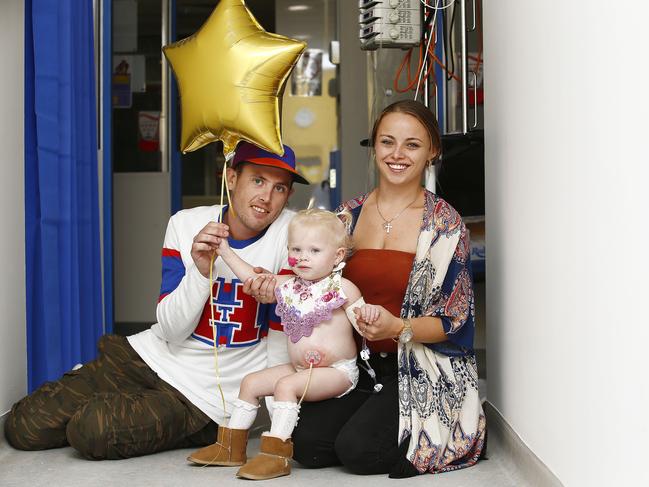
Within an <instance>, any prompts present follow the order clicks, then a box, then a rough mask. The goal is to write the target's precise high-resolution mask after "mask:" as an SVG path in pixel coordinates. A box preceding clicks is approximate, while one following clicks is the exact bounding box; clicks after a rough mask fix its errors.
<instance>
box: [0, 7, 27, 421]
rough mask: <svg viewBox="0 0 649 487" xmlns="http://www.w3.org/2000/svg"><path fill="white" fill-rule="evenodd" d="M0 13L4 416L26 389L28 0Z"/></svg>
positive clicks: (0, 382)
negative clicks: (25, 8)
mask: <svg viewBox="0 0 649 487" xmlns="http://www.w3.org/2000/svg"><path fill="white" fill-rule="evenodd" d="M1 11H2V15H0V59H2V64H3V65H4V69H3V70H2V75H1V76H0V107H2V109H1V110H0V147H2V150H0V208H2V209H3V210H2V212H0V228H2V229H3V231H2V237H1V238H0V255H2V261H3V264H2V273H1V274H0V276H1V277H0V416H2V414H4V413H5V412H6V411H7V410H8V409H9V408H10V407H11V404H12V403H13V402H15V401H16V400H17V399H19V398H20V397H21V396H23V395H25V393H26V392H27V358H26V357H27V354H26V333H25V330H26V328H25V205H24V198H25V192H24V183H23V175H24V171H23V161H24V158H23V149H24V145H23V120H24V116H23V93H24V89H23V81H24V62H23V53H24V48H23V35H24V28H23V0H5V1H3V2H2V8H1Z"/></svg>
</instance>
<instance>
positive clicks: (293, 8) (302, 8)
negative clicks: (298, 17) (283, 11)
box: [288, 5, 311, 12]
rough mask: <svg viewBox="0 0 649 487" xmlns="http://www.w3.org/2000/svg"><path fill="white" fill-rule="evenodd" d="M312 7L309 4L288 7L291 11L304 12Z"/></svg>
mask: <svg viewBox="0 0 649 487" xmlns="http://www.w3.org/2000/svg"><path fill="white" fill-rule="evenodd" d="M310 8H311V7H310V6H309V5H290V6H289V7H288V11H289V12H304V11H305V10H309V9H310Z"/></svg>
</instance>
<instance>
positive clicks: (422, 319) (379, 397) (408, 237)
mask: <svg viewBox="0 0 649 487" xmlns="http://www.w3.org/2000/svg"><path fill="white" fill-rule="evenodd" d="M371 142H372V145H373V148H374V155H375V159H376V165H377V170H378V180H379V183H378V187H377V188H376V189H374V190H373V191H372V192H370V193H368V194H366V195H363V196H361V197H359V198H356V199H354V200H351V201H348V202H347V203H345V204H344V205H343V206H344V207H346V208H347V209H349V210H350V211H351V212H352V215H353V218H354V223H353V227H352V232H353V239H354V248H355V253H354V255H353V256H352V257H351V258H350V259H349V261H348V263H347V266H346V268H345V270H344V276H345V277H346V278H347V279H349V280H351V281H352V282H354V283H355V284H356V285H357V286H358V287H359V289H360V290H361V293H362V294H363V296H364V298H365V300H366V301H367V302H368V303H372V304H377V305H381V307H380V317H379V319H378V320H377V321H376V322H374V323H372V324H371V325H370V324H368V323H365V322H362V321H359V329H360V331H361V333H362V335H363V337H357V338H358V342H359V345H362V342H361V341H362V340H363V338H364V339H365V341H366V343H367V345H368V346H369V350H370V352H371V354H370V358H369V361H368V362H367V365H369V366H370V367H367V366H364V365H365V364H364V363H363V361H361V360H359V365H360V366H361V368H363V369H365V370H366V371H367V372H368V373H364V372H362V371H361V379H360V382H359V385H358V387H357V389H356V390H355V391H353V392H352V393H351V394H348V395H347V396H344V397H342V398H339V399H331V400H327V401H322V402H319V403H305V404H303V406H302V411H301V413H300V421H299V422H298V426H297V428H296V430H295V431H294V434H293V442H294V445H295V453H294V458H295V460H297V461H298V462H300V463H301V464H303V465H305V466H308V467H325V466H330V465H337V464H340V463H342V464H343V465H345V466H346V467H347V468H348V469H349V470H351V471H353V472H355V473H359V474H378V473H389V474H390V476H391V477H408V476H413V475H416V474H418V473H424V472H432V473H438V472H445V471H449V470H456V469H459V468H463V467H467V466H470V465H473V464H475V463H476V462H477V460H478V458H479V457H480V453H481V451H482V448H483V445H484V439H485V431H486V424H485V417H484V413H483V411H482V406H481V404H480V400H479V396H478V374H477V367H476V363H475V357H474V354H473V332H474V302H473V289H472V279H471V267H470V261H469V256H470V252H469V239H468V235H467V233H466V228H465V226H464V223H463V222H462V220H461V218H460V216H459V215H458V213H457V212H456V211H455V210H454V209H453V208H452V207H451V206H450V205H449V204H448V203H446V202H445V201H444V200H442V199H441V198H438V197H437V196H435V195H434V194H433V193H430V192H428V191H426V190H425V189H424V188H422V185H421V181H422V175H423V174H424V171H425V170H426V168H427V167H429V166H431V165H432V164H434V163H435V162H436V161H437V160H438V158H439V156H440V152H441V139H440V135H439V129H438V126H437V121H436V120H435V117H434V116H433V114H432V113H431V112H430V111H429V110H428V109H427V108H426V107H425V106H424V105H422V104H420V103H418V102H415V101H410V100H404V101H399V102H396V103H393V104H392V105H390V106H388V107H387V108H385V109H384V110H383V112H382V113H381V115H380V116H379V117H378V119H377V120H376V122H375V124H374V127H373V129H372V135H371ZM371 375H375V379H376V380H373V379H372V377H371Z"/></svg>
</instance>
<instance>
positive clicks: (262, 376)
mask: <svg viewBox="0 0 649 487" xmlns="http://www.w3.org/2000/svg"><path fill="white" fill-rule="evenodd" d="M293 374H295V368H293V366H292V365H291V364H283V365H277V366H275V367H270V368H268V369H264V370H260V371H259V372H253V373H251V374H248V375H246V376H245V377H244V378H243V380H242V381H241V387H240V388H239V399H241V400H243V401H246V402H247V403H250V404H254V405H255V406H256V405H258V404H259V398H260V397H264V396H272V395H273V391H274V390H275V385H276V384H277V382H278V381H279V380H280V379H282V378H283V377H286V376H290V375H293Z"/></svg>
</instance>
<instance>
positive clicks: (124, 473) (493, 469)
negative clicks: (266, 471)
mask: <svg viewBox="0 0 649 487" xmlns="http://www.w3.org/2000/svg"><path fill="white" fill-rule="evenodd" d="M258 445H259V440H258V439H253V440H251V442H250V444H249V445H248V452H249V454H254V452H256V451H257V448H258ZM490 449H491V445H490ZM190 452H191V450H175V451H169V452H164V453H159V454H156V455H150V456H147V457H141V458H133V459H128V460H119V461H102V462H93V461H88V460H84V459H82V458H80V457H79V456H78V455H77V454H76V452H75V451H74V450H73V449H71V448H61V449H57V450H48V451H42V452H22V451H18V450H14V449H13V448H11V447H10V446H8V445H7V444H6V443H5V442H4V439H2V440H1V441H0V485H2V486H3V487H14V486H30V487H31V486H47V487H59V486H69V487H76V486H79V487H93V486H121V487H126V486H146V487H152V486H187V487H201V486H206V487H208V486H209V487H220V486H223V485H226V486H228V485H243V483H244V482H245V481H244V480H240V479H237V478H235V476H234V474H235V472H236V468H226V467H208V468H201V467H195V466H192V465H190V464H188V463H187V462H186V461H185V458H186V457H187V455H188V454H189V453H190ZM499 455H500V454H499V453H498V451H497V449H496V448H494V449H493V452H492V453H490V454H489V459H488V460H483V461H481V462H479V463H478V464H477V465H476V466H474V467H471V468H468V469H464V470H459V471H457V472H451V473H445V474H442V475H438V476H436V477H434V478H433V477H432V476H430V475H423V476H420V477H416V478H412V479H408V480H392V479H389V478H388V477H387V476H385V475H375V476H356V475H351V474H348V473H346V472H345V471H344V470H343V469H342V468H327V469H321V470H308V469H303V468H300V467H299V465H294V467H293V473H292V474H291V475H290V476H288V477H281V478H278V479H274V480H268V481H265V482H264V483H262V484H260V485H267V484H268V485H282V486H306V485H308V486H309V487H320V486H322V487H325V486H326V487H333V486H335V487H347V486H358V487H360V486H366V485H368V484H369V483H370V482H371V485H372V487H380V486H382V485H392V486H395V485H404V483H406V482H407V485H408V486H415V485H432V484H431V482H433V483H434V485H435V487H438V486H439V487H445V486H448V487H451V486H452V487H473V486H489V487H523V486H525V485H530V484H528V483H526V482H524V481H523V480H522V479H521V478H520V475H519V473H518V472H517V471H516V470H515V468H514V466H513V465H512V464H511V462H510V461H509V460H508V459H507V458H503V457H501V456H499ZM399 482H401V483H399Z"/></svg>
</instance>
